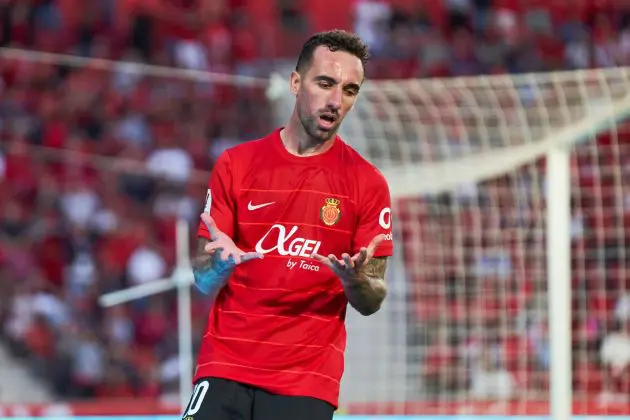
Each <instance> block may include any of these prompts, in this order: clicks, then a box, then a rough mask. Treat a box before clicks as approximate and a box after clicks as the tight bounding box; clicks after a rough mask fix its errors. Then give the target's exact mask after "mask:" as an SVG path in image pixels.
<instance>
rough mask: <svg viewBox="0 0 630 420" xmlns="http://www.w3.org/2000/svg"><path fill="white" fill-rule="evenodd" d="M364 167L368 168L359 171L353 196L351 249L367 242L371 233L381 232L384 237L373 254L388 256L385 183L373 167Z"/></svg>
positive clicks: (389, 222)
mask: <svg viewBox="0 0 630 420" xmlns="http://www.w3.org/2000/svg"><path fill="white" fill-rule="evenodd" d="M368 171H370V172H369V173H365V174H362V175H363V177H362V181H361V182H362V185H361V190H360V194H359V196H358V197H357V198H356V201H357V205H356V206H357V207H356V212H357V225H356V230H355V234H354V240H353V243H352V252H353V253H356V252H358V251H359V250H360V249H361V247H364V246H368V244H369V243H370V242H371V241H372V239H374V237H375V236H377V235H380V234H384V235H385V240H384V241H383V242H381V244H380V245H379V247H378V248H377V249H376V251H375V252H374V256H375V257H388V256H391V255H392V253H393V242H392V210H391V199H390V194H389V186H388V185H387V182H386V181H385V178H384V177H383V175H381V173H380V172H378V171H377V170H376V169H375V168H370V169H368Z"/></svg>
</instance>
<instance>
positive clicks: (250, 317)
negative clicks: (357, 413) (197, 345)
mask: <svg viewBox="0 0 630 420" xmlns="http://www.w3.org/2000/svg"><path fill="white" fill-rule="evenodd" d="M205 211H210V215H211V216H212V217H213V218H214V220H215V221H216V224H217V226H218V227H219V229H221V230H222V231H223V232H225V233H226V234H228V235H230V236H231V237H232V238H233V239H234V242H235V243H236V245H237V246H239V247H240V248H241V249H242V250H243V251H245V252H247V251H258V252H261V253H263V254H264V259H261V260H253V261H249V262H247V263H244V264H242V265H240V266H238V267H237V268H236V269H235V271H234V273H233V275H232V277H231V278H230V280H229V281H228V283H227V285H226V286H225V287H224V288H223V289H222V290H221V292H220V293H219V295H218V296H217V299H216V302H215V304H214V305H213V307H212V310H211V312H210V315H209V319H208V324H207V327H206V331H205V334H204V337H203V341H202V344H201V349H200V352H199V359H198V366H197V371H196V374H195V379H198V378H202V377H206V376H214V377H222V378H226V379H231V380H235V381H239V382H242V383H247V384H250V385H253V386H256V387H259V388H262V389H265V390H267V391H269V392H272V393H276V394H281V395H296V396H307V397H314V398H319V399H322V400H325V401H327V402H329V403H330V404H333V405H334V406H335V407H337V406H338V398H339V384H340V381H341V376H342V373H343V369H344V351H345V347H346V330H345V324H344V321H345V316H346V308H347V306H348V301H347V300H346V296H345V294H344V291H343V288H342V286H341V282H340V280H339V278H338V277H337V276H336V275H335V274H334V273H333V272H332V270H331V269H330V268H328V267H326V266H322V265H321V264H320V263H319V262H317V261H316V260H314V259H312V258H310V255H311V254H313V253H315V252H316V253H318V254H320V255H329V254H335V255H336V256H338V257H340V256H341V254H342V253H344V252H348V253H350V254H351V255H353V254H354V253H356V252H358V251H359V249H360V248H361V247H362V246H367V245H368V244H369V243H370V241H371V240H372V238H374V236H376V235H378V234H381V233H384V234H386V235H387V239H386V240H385V241H384V242H382V243H381V245H380V246H379V248H378V249H377V250H376V253H375V256H390V255H392V251H393V248H392V230H391V210H390V196H389V188H388V186H387V183H386V181H385V179H384V177H383V176H382V175H381V173H380V172H378V171H377V170H376V168H375V167H374V166H372V165H371V164H370V163H369V162H367V161H366V160H365V159H363V158H362V157H361V156H360V155H359V154H358V153H357V152H356V151H355V150H354V149H352V148H351V147H350V146H348V145H347V144H346V143H345V142H343V141H342V140H341V139H340V138H339V137H337V138H336V139H335V140H334V145H333V146H332V147H331V148H330V149H329V150H328V151H326V152H325V153H322V154H320V155H316V156H310V157H298V156H294V155H292V154H290V153H289V152H288V151H287V150H286V149H285V147H284V145H283V144H282V140H281V138H280V130H279V129H278V130H276V131H274V132H273V133H272V134H270V135H269V136H267V137H265V138H262V139H259V140H255V141H251V142H247V143H244V144H242V145H239V146H237V147H234V148H232V149H229V150H228V151H226V152H224V153H223V154H222V155H221V156H220V157H219V159H218V160H217V162H216V165H215V167H214V170H213V172H212V176H211V178H210V182H209V188H208V193H207V197H206V208H205ZM198 234H199V236H202V237H204V238H209V235H208V231H207V229H206V227H205V225H204V224H203V223H201V224H200V225H199V232H198Z"/></svg>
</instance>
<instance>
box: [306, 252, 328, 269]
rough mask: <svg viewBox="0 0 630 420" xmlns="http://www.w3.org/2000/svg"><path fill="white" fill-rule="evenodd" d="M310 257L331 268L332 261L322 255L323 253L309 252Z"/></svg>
mask: <svg viewBox="0 0 630 420" xmlns="http://www.w3.org/2000/svg"><path fill="white" fill-rule="evenodd" d="M311 258H312V259H314V260H316V261H317V262H319V263H322V264H323V265H326V266H328V267H330V268H332V262H331V261H330V260H329V259H328V258H326V257H324V256H323V255H319V254H311Z"/></svg>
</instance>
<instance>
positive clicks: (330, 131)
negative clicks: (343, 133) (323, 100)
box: [298, 112, 340, 143]
mask: <svg viewBox="0 0 630 420" xmlns="http://www.w3.org/2000/svg"><path fill="white" fill-rule="evenodd" d="M298 117H299V118H300V123H301V124H302V127H303V128H304V132H305V133H306V134H307V135H308V136H309V137H310V138H311V139H312V140H314V141H315V142H316V143H325V142H326V141H328V140H330V139H331V138H333V137H334V136H336V135H337V131H338V130H339V124H340V121H339V120H337V121H335V123H334V124H333V125H332V126H330V127H328V126H324V125H322V124H321V122H320V121H321V120H320V117H319V115H318V114H314V115H305V114H304V113H302V112H298Z"/></svg>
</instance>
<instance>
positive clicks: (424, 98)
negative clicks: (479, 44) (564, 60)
mask: <svg viewBox="0 0 630 420" xmlns="http://www.w3.org/2000/svg"><path fill="white" fill-rule="evenodd" d="M629 76H630V73H628V70H627V69H607V70H590V71H574V72H564V73H560V72H558V73H548V74H547V73H540V74H530V75H519V76H481V77H470V78H457V79H437V80H436V79H432V80H431V79H430V80H387V81H372V82H369V83H367V84H366V85H365V86H364V88H363V89H362V92H361V99H360V100H359V101H358V103H357V105H356V106H355V109H354V111H353V113H352V114H351V115H349V116H348V118H347V120H346V121H345V123H344V124H345V125H344V127H343V128H342V135H343V136H344V138H345V139H346V140H347V141H349V142H350V143H351V144H352V145H353V146H355V147H356V148H357V149H358V150H359V151H361V152H362V153H363V154H364V155H365V156H366V157H367V158H368V159H370V160H371V161H372V162H373V163H374V164H376V165H377V166H378V167H379V168H380V169H381V170H382V171H383V173H384V174H385V176H386V177H387V178H388V180H389V184H390V188H391V191H392V197H393V202H394V215H395V218H394V220H395V221H396V222H397V223H395V233H396V257H395V258H394V260H395V262H394V264H392V266H391V271H390V273H389V274H390V276H389V279H388V281H389V285H390V289H391V291H392V293H390V296H389V297H388V300H387V303H386V305H384V308H383V310H382V311H381V313H379V314H377V316H375V317H374V318H372V317H370V318H368V319H361V317H360V316H356V314H351V316H350V319H349V321H348V324H349V327H348V328H349V339H348V354H347V358H346V360H347V365H348V368H347V372H348V373H347V375H346V377H345V382H344V387H343V397H344V401H345V402H346V403H347V405H346V407H348V409H349V410H350V412H353V413H355V412H356V413H379V414H387V413H393V414H438V415H440V414H442V415H444V414H463V413H474V414H510V415H520V414H523V415H527V414H540V413H545V414H547V413H549V400H550V397H549V383H550V365H549V364H550V349H549V335H548V331H549V324H548V320H549V313H548V309H547V308H548V303H549V302H548V300H549V299H553V296H550V295H549V293H548V287H547V284H548V281H553V279H548V277H547V273H546V271H547V267H546V259H547V256H548V254H549V255H551V257H552V258H553V253H554V250H553V249H547V245H546V237H547V232H548V231H549V229H554V227H553V226H550V227H547V226H546V206H547V202H548V197H547V194H546V188H547V185H546V179H547V171H546V162H545V155H546V153H547V152H549V151H550V150H552V149H553V148H556V147H562V146H565V147H568V148H570V150H571V160H570V162H571V164H570V165H571V191H570V195H571V197H570V199H571V212H572V217H571V221H570V235H571V269H572V296H571V301H572V305H571V306H572V308H571V309H572V311H571V327H572V330H571V332H572V347H573V354H572V360H571V364H570V365H571V366H572V375H571V376H572V384H573V393H574V401H573V402H572V407H573V411H574V414H577V413H589V414H607V413H618V414H621V413H623V414H626V415H627V414H629V413H630V410H629V409H628V408H627V407H630V404H628V397H629V396H630V393H629V392H630V388H629V386H628V385H629V383H630V373H629V372H628V369H627V368H628V366H626V370H625V371H623V373H619V372H617V370H621V368H619V367H618V368H615V366H623V365H624V364H625V365H627V364H628V363H629V362H630V360H629V359H630V356H628V355H629V354H630V353H627V352H628V351H630V348H629V347H628V342H627V341H624V340H623V339H620V341H624V343H625V344H623V345H622V344H619V343H617V344H611V343H612V342H614V341H616V339H618V338H619V336H618V334H620V333H622V332H624V331H625V333H626V334H627V333H628V332H630V329H629V328H628V323H627V320H628V319H630V311H629V309H630V301H629V296H630V295H628V293H629V291H628V287H629V286H630V284H629V282H628V274H629V273H630V271H628V270H627V264H628V257H629V256H630V255H629V254H628V248H627V246H626V241H627V240H628V239H630V187H629V185H630V184H629V183H628V180H629V179H630V178H629V176H630V125H628V124H627V121H626V119H627V117H628V116H630V84H629V79H628V77H629ZM272 86H273V84H272ZM280 92H281V87H280V85H279V84H278V85H277V87H274V88H272V89H271V93H272V98H274V101H275V103H276V104H277V106H278V109H283V110H284V111H283V112H286V107H287V105H286V102H287V101H286V100H285V99H284V97H283V95H281V94H280ZM283 104H284V105H283ZM551 307H552V308H553V306H551ZM624 323H625V325H624ZM616 346H618V347H616ZM624 346H625V347H624ZM612 347H616V348H615V350H611V348H612ZM603 348H606V350H603ZM615 352H619V353H617V354H613V353H615ZM624 352H626V353H625V355H624ZM568 357H569V354H567V358H568ZM566 398H569V396H567V397H566ZM567 403H569V402H567Z"/></svg>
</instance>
